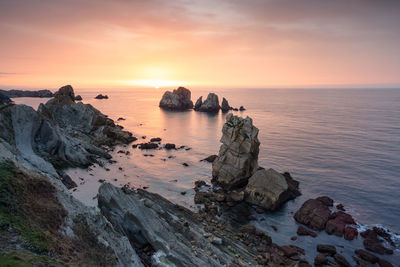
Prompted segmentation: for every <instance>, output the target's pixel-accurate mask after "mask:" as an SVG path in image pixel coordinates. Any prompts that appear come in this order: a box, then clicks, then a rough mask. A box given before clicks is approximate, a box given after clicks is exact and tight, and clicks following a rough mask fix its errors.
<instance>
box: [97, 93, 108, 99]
mask: <svg viewBox="0 0 400 267" xmlns="http://www.w3.org/2000/svg"><path fill="white" fill-rule="evenodd" d="M95 99H108V95H102V94H98V95H97V96H96V97H95Z"/></svg>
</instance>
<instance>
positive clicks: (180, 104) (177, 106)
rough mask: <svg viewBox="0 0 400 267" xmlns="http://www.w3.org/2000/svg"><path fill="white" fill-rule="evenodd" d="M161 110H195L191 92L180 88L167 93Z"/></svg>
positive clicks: (162, 99) (162, 101)
mask: <svg viewBox="0 0 400 267" xmlns="http://www.w3.org/2000/svg"><path fill="white" fill-rule="evenodd" d="M159 106H160V108H164V109H169V110H187V109H192V108H193V102H192V100H191V92H190V90H188V89H186V88H184V87H179V88H178V89H176V90H174V91H173V92H171V91H166V92H165V93H164V95H163V96H162V98H161V101H160V104H159Z"/></svg>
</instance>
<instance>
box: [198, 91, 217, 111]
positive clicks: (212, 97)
mask: <svg viewBox="0 0 400 267" xmlns="http://www.w3.org/2000/svg"><path fill="white" fill-rule="evenodd" d="M196 104H197V102H196ZM220 109H221V107H220V105H219V100H218V96H217V95H216V94H214V93H209V94H208V96H207V99H206V100H205V101H204V102H203V103H202V104H201V106H200V107H199V108H198V109H197V110H198V111H203V112H218V111H219V110H220Z"/></svg>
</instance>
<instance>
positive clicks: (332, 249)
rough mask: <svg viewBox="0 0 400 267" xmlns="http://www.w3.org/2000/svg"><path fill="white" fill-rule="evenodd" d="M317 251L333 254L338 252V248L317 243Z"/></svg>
mask: <svg viewBox="0 0 400 267" xmlns="http://www.w3.org/2000/svg"><path fill="white" fill-rule="evenodd" d="M317 251H318V252H321V253H326V254H329V255H331V256H332V255H334V254H336V248H335V247H334V246H332V245H325V244H320V245H317Z"/></svg>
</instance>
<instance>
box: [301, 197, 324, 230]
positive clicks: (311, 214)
mask: <svg viewBox="0 0 400 267" xmlns="http://www.w3.org/2000/svg"><path fill="white" fill-rule="evenodd" d="M330 215H331V210H330V209H329V207H328V206H327V205H325V204H324V203H322V202H321V201H319V200H317V199H309V200H307V201H306V202H304V203H303V205H302V206H301V208H300V209H299V210H298V211H297V212H296V213H295V215H294V218H295V220H296V221H297V222H299V223H302V224H304V225H306V226H308V227H310V228H311V229H314V230H323V229H325V225H326V223H327V221H328V220H329V216H330Z"/></svg>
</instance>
